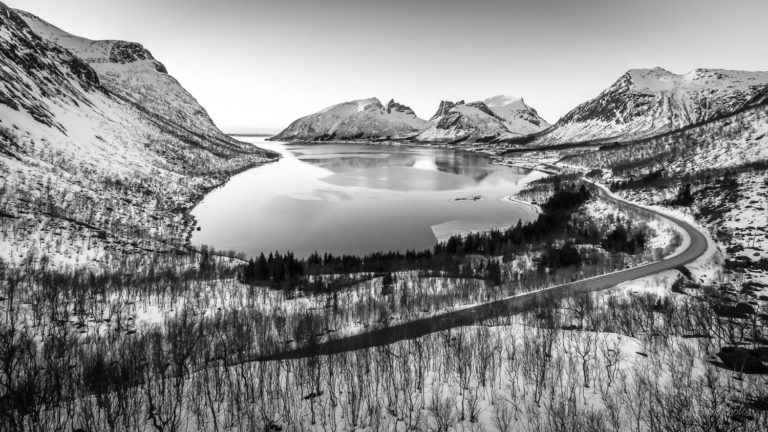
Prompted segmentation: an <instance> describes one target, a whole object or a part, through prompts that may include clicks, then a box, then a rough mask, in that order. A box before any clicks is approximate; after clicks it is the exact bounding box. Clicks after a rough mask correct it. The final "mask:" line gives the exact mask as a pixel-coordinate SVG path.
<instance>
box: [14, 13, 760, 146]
mask: <svg viewBox="0 0 768 432" xmlns="http://www.w3.org/2000/svg"><path fill="white" fill-rule="evenodd" d="M4 1H5V2H6V4H8V5H9V6H11V7H15V8H21V9H24V10H27V11H30V12H32V13H34V14H36V15H38V16H40V17H41V18H43V19H45V20H46V21H49V22H50V23H52V24H54V25H56V26H58V27H61V28H62V29H64V30H66V31H68V32H70V33H73V34H76V35H78V36H83V37H88V38H91V39H121V40H130V41H137V42H140V43H142V44H143V45H144V46H145V47H146V48H147V49H149V50H150V51H151V52H152V54H153V55H154V56H155V58H157V59H158V60H160V61H161V62H163V63H164V64H165V66H166V67H167V68H168V71H169V72H170V73H171V74H172V75H173V76H174V77H176V78H177V79H178V80H179V81H180V82H181V84H182V85H183V86H184V87H185V88H186V89H187V90H189V91H190V92H191V93H192V94H193V95H194V96H195V97H196V98H197V99H198V100H199V101H200V103H201V104H202V105H203V106H204V107H205V108H206V109H207V110H208V112H209V113H210V115H211V117H213V119H214V121H215V122H216V124H217V125H218V126H219V127H220V128H221V129H223V130H224V131H226V132H261V131H265V132H273V131H277V130H280V129H282V128H284V127H285V126H287V125H288V124H289V123H290V122H291V121H293V120H294V119H296V118H298V117H301V116H303V115H306V114H310V113H312V112H315V111H318V110H320V109H322V108H325V107H326V106H329V105H332V104H335V103H338V102H343V101H347V100H352V99H362V98H368V97H373V96H375V97H378V98H379V99H381V100H382V102H383V103H386V102H387V101H388V100H389V99H390V98H394V99H395V100H396V101H398V102H400V103H403V104H406V105H409V106H410V107H412V108H413V109H414V110H415V111H416V113H417V114H418V115H419V116H421V117H423V118H429V117H430V116H432V114H433V113H434V112H435V110H436V109H437V106H438V103H439V102H440V100H441V99H446V100H458V99H465V100H468V101H471V100H481V99H485V98H487V97H489V96H493V95H497V94H507V95H510V96H522V97H524V98H525V101H526V102H527V103H528V104H529V105H531V106H532V107H534V108H536V109H537V110H538V111H539V113H540V114H541V115H542V116H543V117H544V118H545V119H547V120H548V121H550V122H554V121H556V120H557V119H558V118H559V117H560V116H562V115H563V114H565V113H566V112H567V111H569V110H570V109H571V108H573V107H575V106H576V105H577V104H579V103H581V102H583V101H585V100H587V99H590V98H592V97H594V96H596V95H597V94H598V93H599V92H600V91H601V90H603V89H604V88H606V87H608V86H609V85H610V84H611V83H612V82H613V81H615V80H616V79H617V78H618V77H619V76H620V75H621V74H622V73H624V72H625V71H626V70H628V69H631V68H651V67H654V66H661V67H663V68H665V69H668V70H670V71H672V72H675V73H685V72H688V71H690V70H692V69H695V68H697V67H710V68H724V69H742V70H768V56H766V55H765V52H766V43H768V25H766V21H765V18H766V17H768V1H766V0H728V1H724V0H632V1H630V0H561V1H555V0H508V1H502V0H474V1H472V0H465V1H457V0H99V1H95V0H4Z"/></svg>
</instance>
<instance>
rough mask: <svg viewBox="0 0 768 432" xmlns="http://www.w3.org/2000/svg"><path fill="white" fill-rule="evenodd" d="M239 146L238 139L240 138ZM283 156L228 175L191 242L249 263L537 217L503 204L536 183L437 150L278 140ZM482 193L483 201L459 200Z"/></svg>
mask: <svg viewBox="0 0 768 432" xmlns="http://www.w3.org/2000/svg"><path fill="white" fill-rule="evenodd" d="M241 139H243V138H241ZM243 140H246V141H249V142H252V143H254V144H256V145H258V146H260V147H262V148H267V149H270V150H273V151H276V152H279V153H280V154H281V155H282V158H281V159H280V160H279V161H278V162H274V163H270V164H267V165H263V166H260V167H257V168H253V169H251V170H248V171H245V172H243V173H241V174H238V175H236V176H234V177H233V178H232V179H231V180H230V181H229V182H228V183H226V184H225V185H224V186H222V187H221V188H218V189H216V190H214V191H212V192H211V193H209V194H208V195H207V196H206V197H205V198H204V199H203V200H202V201H201V202H200V204H198V205H197V207H195V208H194V209H193V211H192V215H193V216H194V217H195V218H196V219H197V224H198V226H199V227H200V230H199V231H195V232H194V234H193V237H192V242H193V244H196V245H210V246H213V247H215V248H216V249H217V250H235V251H238V252H245V253H246V254H247V255H248V256H258V254H259V253H261V252H264V253H265V254H266V253H269V252H272V251H280V252H285V251H292V252H294V253H295V254H296V256H307V255H309V254H310V253H311V252H313V251H317V252H320V253H325V252H329V253H333V254H342V253H347V254H364V253H368V252H375V251H390V250H400V251H404V250H406V249H419V250H421V249H428V248H431V247H432V246H434V244H435V243H436V241H437V238H438V237H440V238H444V237H445V236H448V235H450V234H454V233H460V232H465V231H477V230H483V229H490V228H506V227H509V226H510V225H513V224H516V223H517V221H518V220H521V219H522V220H523V222H525V221H528V220H531V219H533V218H534V217H535V216H536V214H535V212H534V210H533V209H532V208H530V207H529V206H524V205H521V204H517V203H514V202H510V201H507V200H502V198H504V197H506V196H508V195H510V194H512V193H514V192H515V191H517V190H519V189H520V188H521V187H522V186H523V184H524V182H526V181H529V180H531V179H534V178H537V177H538V176H539V174H538V173H536V172H530V171H528V170H525V169H521V168H511V167H505V166H500V165H493V164H491V161H490V159H489V158H488V157H487V156H485V155H481V154H477V153H470V152H466V151H457V150H452V149H445V148H435V147H412V146H384V145H366V144H315V143H277V142H267V141H264V139H263V138H256V137H251V138H245V139H243ZM473 196H482V199H479V200H473V199H465V200H457V199H459V198H469V197H473Z"/></svg>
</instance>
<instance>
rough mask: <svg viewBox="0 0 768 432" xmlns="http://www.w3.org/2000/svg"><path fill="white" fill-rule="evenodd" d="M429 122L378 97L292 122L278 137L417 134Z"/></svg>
mask: <svg viewBox="0 0 768 432" xmlns="http://www.w3.org/2000/svg"><path fill="white" fill-rule="evenodd" d="M426 127H427V122H426V121H424V120H422V119H420V118H419V117H417V116H416V114H415V113H414V112H413V110H412V109H410V108H409V107H407V106H405V105H401V104H399V103H397V102H395V101H394V100H390V101H389V103H388V104H387V105H386V106H384V105H382V104H381V102H380V101H379V100H378V99H377V98H370V99H361V100H355V101H350V102H344V103H340V104H338V105H333V106H330V107H328V108H326V109H324V110H322V111H320V112H317V113H315V114H310V115H308V116H306V117H302V118H300V119H298V120H296V121H294V122H293V123H291V124H290V125H289V126H288V127H287V128H286V129H285V130H283V131H282V132H280V133H279V134H278V135H276V136H275V137H273V138H272V139H273V140H275V141H302V140H306V141H329V140H340V141H344V140H365V139H370V140H377V139H402V138H408V137H411V136H413V135H416V134H418V133H419V132H420V131H422V130H424V129H425V128H426Z"/></svg>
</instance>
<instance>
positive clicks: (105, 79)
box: [16, 10, 232, 141]
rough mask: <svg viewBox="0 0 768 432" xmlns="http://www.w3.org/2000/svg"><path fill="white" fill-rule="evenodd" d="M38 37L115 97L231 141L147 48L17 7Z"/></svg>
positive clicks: (200, 132)
mask: <svg viewBox="0 0 768 432" xmlns="http://www.w3.org/2000/svg"><path fill="white" fill-rule="evenodd" d="M16 12H17V13H18V14H19V16H21V18H22V19H24V21H25V22H26V23H27V25H29V27H30V28H31V29H32V31H34V32H35V33H36V34H37V35H39V36H40V37H42V38H43V39H44V40H46V41H48V42H51V43H53V44H55V45H58V46H61V47H63V48H64V49H66V50H68V51H70V52H71V53H73V54H75V56H77V57H78V58H80V59H81V60H83V61H84V62H85V63H87V64H88V65H89V66H91V68H93V70H95V71H96V73H97V74H98V76H99V80H100V82H101V84H102V85H103V86H104V87H106V88H107V89H109V91H110V92H112V93H113V94H115V95H119V96H122V97H124V98H126V99H127V100H129V101H131V102H134V103H135V104H136V105H137V106H138V107H139V108H140V109H146V110H147V111H149V112H151V113H153V114H156V115H158V116H159V117H161V118H162V119H165V120H168V121H170V122H172V123H174V124H176V125H180V126H183V127H184V128H185V129H187V130H189V131H193V132H196V133H198V134H202V135H204V136H206V137H207V138H215V139H218V140H222V141H232V140H231V138H229V137H227V136H225V135H223V134H222V133H221V132H220V131H219V129H218V128H217V127H216V125H215V124H214V123H213V121H212V120H211V118H210V117H209V116H208V113H207V112H206V111H205V109H204V108H203V107H202V106H200V104H199V103H198V102H197V100H195V98H194V97H193V96H192V95H191V94H189V93H188V92H187V91H186V90H185V89H184V88H183V87H182V86H181V85H180V84H179V82H178V81H176V79H175V78H173V77H172V76H171V75H169V74H168V72H167V70H166V68H165V66H164V65H163V64H162V63H160V62H159V61H157V60H156V59H155V58H154V57H153V56H152V54H151V53H150V52H149V51H148V50H146V49H145V48H144V47H143V46H141V45H140V44H138V43H134V42H124V41H118V40H101V41H92V40H90V39H85V38H81V37H78V36H74V35H72V34H69V33H67V32H66V31H64V30H61V29H59V28H58V27H55V26H53V25H51V24H49V23H47V22H45V21H43V20H41V19H40V18H38V17H37V16H35V15H32V14H30V13H28V12H25V11H20V10H17V11H16Z"/></svg>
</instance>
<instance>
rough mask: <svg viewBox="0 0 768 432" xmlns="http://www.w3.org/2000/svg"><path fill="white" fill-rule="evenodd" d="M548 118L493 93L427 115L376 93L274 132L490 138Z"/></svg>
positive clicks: (532, 128) (299, 136)
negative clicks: (383, 99) (381, 98)
mask: <svg viewBox="0 0 768 432" xmlns="http://www.w3.org/2000/svg"><path fill="white" fill-rule="evenodd" d="M548 126H549V124H548V123H547V122H546V121H545V120H544V119H542V118H541V117H540V116H539V115H538V113H536V110H534V109H533V108H531V107H529V106H528V105H526V104H525V102H524V101H523V99H522V98H513V97H509V96H495V97H492V98H489V99H486V100H484V101H480V102H470V103H465V102H464V101H459V102H455V103H454V102H448V101H442V102H440V106H439V107H438V109H437V112H436V113H435V115H434V116H432V118H431V119H430V120H423V119H421V118H419V117H418V116H416V114H415V113H414V112H413V110H412V109H410V108H409V107H407V106H405V105H401V104H399V103H396V102H394V101H390V102H389V103H388V104H387V105H386V106H384V105H382V104H381V102H380V101H379V100H378V99H376V98H371V99H362V100H357V101H350V102H344V103H340V104H338V105H333V106H330V107H328V108H326V109H324V110H322V111H320V112H317V113H315V114H310V115H308V116H306V117H302V118H300V119H298V120H296V121H294V122H293V123H291V125H290V126H288V127H287V128H286V129H285V130H283V131H282V132H280V133H279V134H278V135H276V136H275V137H274V138H273V140H276V141H360V140H370V141H378V140H412V141H419V142H454V141H467V140H474V141H490V140H494V139H497V140H498V139H507V138H514V137H520V136H524V135H528V134H530V133H534V132H538V131H540V130H542V129H545V128H547V127H548Z"/></svg>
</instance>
